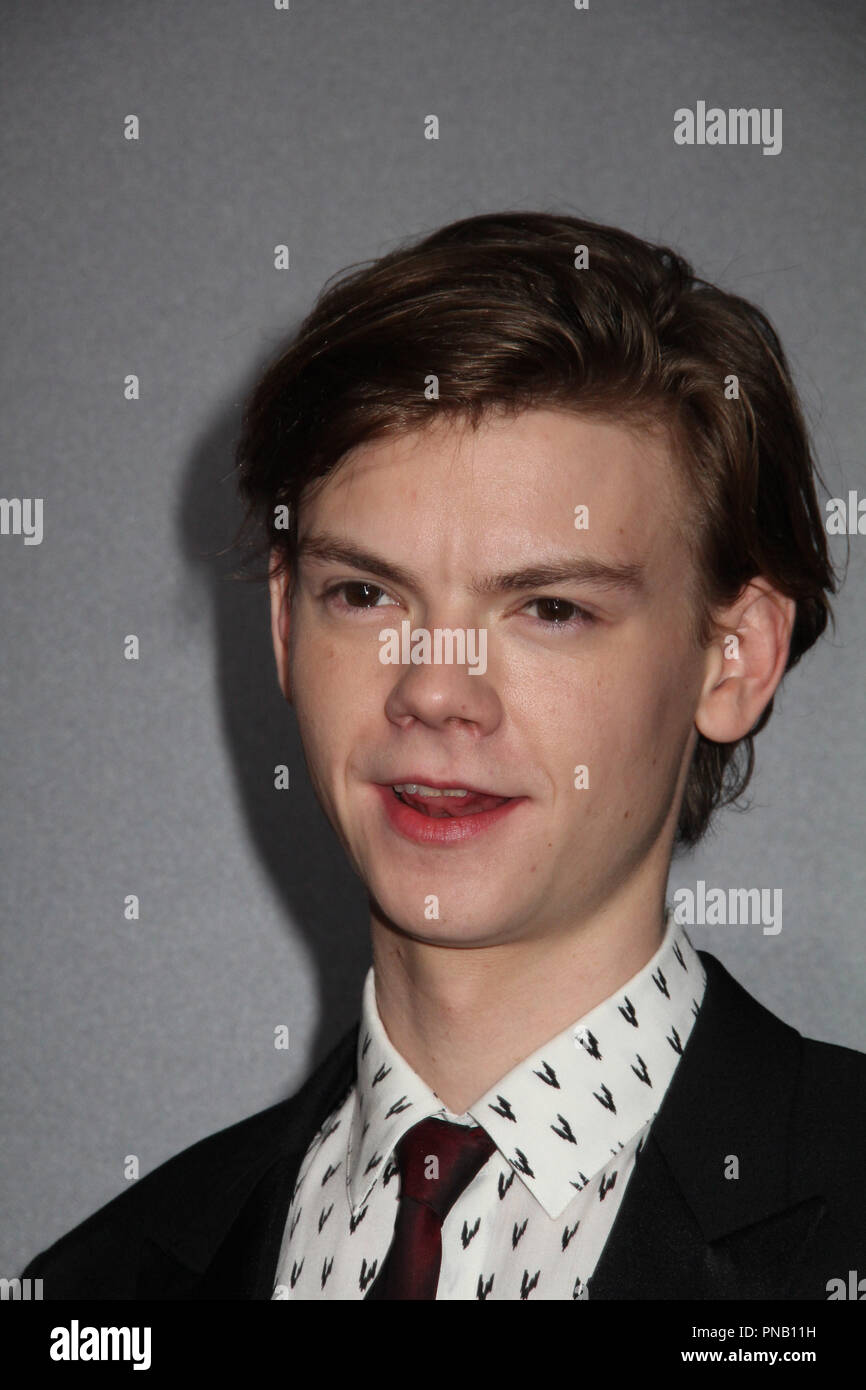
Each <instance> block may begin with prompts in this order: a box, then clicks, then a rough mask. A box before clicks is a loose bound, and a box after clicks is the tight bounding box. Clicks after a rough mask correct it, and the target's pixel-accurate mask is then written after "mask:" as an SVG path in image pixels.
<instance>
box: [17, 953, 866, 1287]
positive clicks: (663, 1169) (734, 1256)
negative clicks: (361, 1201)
mask: <svg viewBox="0 0 866 1390" xmlns="http://www.w3.org/2000/svg"><path fill="white" fill-rule="evenodd" d="M700 955H701V959H702V960H703V962H704V965H705V966H706V969H707V988H706V993H705V996H704V1001H703V1004H702V1007H701V1010H700V1013H699V1015H698V1018H697V1021H696V1023H695V1026H694V1028H693V1030H692V1033H691V1035H690V1037H689V1040H688V1043H687V1044H686V1048H685V1051H684V1053H683V1056H682V1058H681V1060H680V1062H679V1065H678V1067H677V1070H676V1072H675V1074H674V1078H673V1081H672V1082H671V1085H670V1087H669V1088H668V1092H667V1094H666V1096H665V1099H664V1102H663V1104H662V1107H661V1109H660V1110H659V1113H658V1115H657V1116H656V1119H655V1121H654V1123H653V1126H652V1130H651V1132H650V1136H649V1139H648V1141H647V1143H646V1144H645V1146H644V1149H643V1152H642V1153H641V1156H640V1158H639V1160H638V1163H637V1166H636V1168H635V1171H634V1172H633V1174H632V1177H631V1180H630V1182H629V1184H628V1187H627V1188H626V1192H625V1196H624V1198H623V1201H622V1205H621V1207H620V1210H619V1213H618V1215H617V1218H616V1221H615V1223H614V1226H613V1229H612V1231H611V1234H610V1236H609V1238H608V1241H607V1243H606V1245H605V1247H604V1250H603V1251H602V1254H601V1257H600V1259H599V1262H598V1264H597V1266H596V1270H595V1273H594V1275H593V1277H592V1279H591V1280H590V1281H589V1285H588V1291H589V1298H590V1300H595V1299H695V1298H698V1299H732V1298H746V1299H775V1298H781V1299H821V1300H826V1299H827V1297H828V1293H827V1283H828V1281H829V1280H831V1279H842V1280H844V1281H845V1282H846V1284H847V1282H848V1273H849V1270H851V1269H857V1270H858V1271H859V1277H863V1276H864V1275H866V1200H864V1197H863V1195H862V1183H863V1175H864V1168H866V1163H864V1159H866V1136H864V1116H866V1054H863V1053H860V1052H854V1051H852V1050H851V1049H849V1048H845V1047H837V1046H834V1045H832V1044H829V1043H822V1042H816V1041H813V1040H810V1039H807V1038H803V1037H801V1035H800V1034H799V1033H798V1032H796V1030H795V1029H793V1028H790V1027H789V1026H788V1025H787V1024H785V1023H783V1022H782V1021H781V1020H780V1019H778V1018H776V1017H775V1016H774V1015H773V1014H771V1013H770V1012H769V1011H768V1010H767V1009H765V1008H764V1007H763V1006H762V1005H761V1004H759V1003H758V1002H757V1001H756V1000H755V999H753V998H752V997H751V995H749V994H748V993H747V992H746V991H745V990H744V989H743V988H742V987H741V986H740V985H739V984H738V983H737V982H736V980H734V979H733V978H732V977H731V976H730V975H729V974H728V972H727V970H726V969H725V968H724V966H723V965H722V964H721V963H720V962H719V961H718V960H716V959H715V957H714V956H712V955H710V954H708V953H707V952H705V951H701V952H700ZM357 1035H358V1024H355V1026H354V1027H353V1028H352V1029H351V1030H350V1031H349V1032H348V1033H347V1034H346V1035H345V1036H344V1037H343V1038H342V1039H341V1040H340V1042H339V1043H338V1044H337V1046H336V1047H335V1048H334V1050H333V1051H332V1052H331V1053H330V1055H329V1056H328V1057H327V1058H326V1060H325V1061H324V1062H323V1063H322V1064H321V1066H319V1067H318V1069H317V1070H316V1071H315V1072H314V1073H313V1075H312V1076H311V1077H310V1078H309V1080H308V1081H307V1082H306V1084H305V1085H304V1086H303V1087H302V1089H301V1090H300V1091H299V1092H297V1094H296V1095H294V1096H293V1097H291V1098H290V1099H289V1100H285V1101H281V1102H280V1103H279V1104H278V1105H274V1106H271V1107H270V1108H269V1109H267V1110H263V1111H261V1112H260V1113H259V1114H256V1115H252V1116H250V1117H249V1118H248V1119H245V1120H242V1121H241V1122H240V1123H238V1124H235V1125H232V1126H231V1127H230V1128H228V1129H224V1130H222V1131H221V1132H220V1133H218V1134H213V1135H211V1136H210V1137H209V1138H207V1139H203V1140H201V1141H200V1142H199V1143H197V1144H194V1145H193V1146H192V1147H191V1148H189V1149H186V1150H185V1151H184V1152H183V1153H181V1154H178V1155H177V1156H176V1157H174V1158H172V1159H170V1160H169V1161H168V1162H167V1163H163V1164H162V1165H161V1166H160V1167H159V1168H157V1169H155V1170H154V1172H152V1173H150V1174H148V1175H147V1176H146V1177H144V1178H142V1179H140V1180H139V1181H138V1182H137V1183H136V1185H135V1186H134V1187H132V1188H129V1189H127V1190H126V1191H124V1192H123V1193H121V1195H120V1196H118V1197H116V1198H115V1199H114V1200H113V1201H111V1202H109V1203H108V1204H107V1206H105V1207H103V1208H102V1209H101V1210H100V1211H97V1212H96V1213H95V1214H94V1215H93V1216H91V1217H89V1218H88V1219H87V1220H86V1221H84V1222H83V1223H82V1224H81V1225H80V1226H78V1227H76V1228H75V1230H73V1231H71V1232H70V1233H69V1234H68V1235H65V1236H63V1237H62V1239H60V1240H59V1241H57V1242H56V1244H54V1245H52V1246H51V1247H50V1249H48V1250H45V1251H43V1252H42V1254H40V1255H38V1256H37V1257H36V1258H35V1259H34V1260H32V1261H31V1263H30V1264H29V1265H28V1266H27V1268H26V1269H25V1271H24V1274H23V1276H22V1277H24V1278H41V1279H43V1280H44V1289H43V1292H44V1297H45V1298H46V1299H66V1298H69V1299H73V1298H83V1299H269V1298H270V1297H271V1293H272V1290H273V1286H274V1282H275V1278H276V1264H277V1259H278V1256H279V1250H280V1244H281V1241H282V1236H283V1230H284V1227H285V1223H286V1217H287V1212H288V1206H289V1201H290V1199H291V1195H292V1191H293V1188H294V1183H295V1179H296V1177H297V1173H298V1169H299V1166H300V1163H301V1160H302V1159H303V1157H304V1154H305V1152H306V1150H307V1147H308V1145H309V1143H310V1141H311V1139H312V1138H313V1135H314V1134H315V1132H316V1130H317V1129H318V1128H319V1126H320V1125H321V1124H322V1123H323V1121H324V1120H325V1119H326V1118H327V1116H328V1114H329V1113H330V1111H331V1110H332V1109H333V1108H334V1106H335V1105H336V1104H337V1103H338V1102H339V1101H340V1100H341V1098H342V1097H343V1096H344V1095H345V1093H346V1091H347V1090H348V1088H349V1086H350V1085H351V1084H352V1082H353V1081H354V1079H355V1075H356V1042H357ZM732 1159H736V1160H737V1164H738V1168H739V1177H736V1178H733V1177H726V1176H725V1171H726V1167H727V1169H728V1171H732V1169H733V1164H732Z"/></svg>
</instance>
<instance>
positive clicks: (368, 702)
mask: <svg viewBox="0 0 866 1390" xmlns="http://www.w3.org/2000/svg"><path fill="white" fill-rule="evenodd" d="M238 466H239V479H240V486H241V490H242V494H243V496H244V498H245V500H246V502H247V507H248V521H250V522H255V521H259V522H260V523H263V543H264V546H265V548H266V551H267V554H268V557H269V563H268V578H269V582H270V594H271V614H272V630H273V644H274V652H275V657H276V664H277V672H278V677H279V681H280V685H281V688H282V691H283V694H284V696H285V698H286V700H287V701H289V702H291V704H292V705H293V707H294V710H295V714H296V717H297V720H298V726H299V730H300V734H301V738H302V743H303V747H304V753H305V758H306V761H307V765H308V768H309V771H310V776H311V778H312V781H313V785H314V787H315V790H316V793H317V795H318V797H319V799H320V801H321V804H322V806H323V808H324V810H325V812H326V814H327V815H328V817H329V819H330V821H331V823H332V824H333V826H334V828H335V830H336V832H337V834H338V835H339V838H340V841H341V843H342V845H343V847H344V849H345V851H346V854H347V855H348V857H349V860H350V862H351V864H352V865H353V867H354V868H355V870H356V871H357V872H358V874H359V875H360V877H361V878H362V880H363V882H364V884H365V886H366V888H367V890H368V894H369V901H370V927H371V944H372V959H373V964H372V967H371V970H370V972H369V974H368V976H367V979H366V983H365V986H364V991H363V998H362V1001H361V1016H360V1021H359V1026H358V1027H356V1028H354V1029H353V1030H352V1031H351V1032H350V1033H349V1034H348V1035H347V1036H346V1037H344V1038H343V1039H342V1040H341V1041H340V1042H339V1043H338V1044H337V1046H336V1048H335V1049H334V1051H333V1052H332V1054H331V1055H330V1056H329V1057H328V1059H327V1060H326V1061H325V1063H324V1064H323V1065H322V1066H321V1067H320V1068H319V1069H318V1070H317V1072H316V1073H315V1074H314V1075H313V1076H312V1077H311V1078H310V1079H309V1081H308V1082H307V1083H306V1085H305V1086H304V1087H303V1088H302V1090H301V1091H300V1092H299V1093H298V1094H297V1095H296V1096H295V1097H293V1098H292V1099H290V1100H288V1101H285V1102H282V1103H281V1104H279V1105H277V1106H274V1107H271V1108H270V1109H269V1110H267V1111H264V1112H262V1113H261V1114H259V1115H255V1116H253V1117H251V1118H249V1119H247V1120H244V1121H242V1122H241V1123H240V1124H237V1125H235V1126H233V1127H232V1128H230V1129H228V1130H226V1131H223V1132H222V1133H221V1134H218V1135H214V1136H211V1137H210V1138H208V1139H206V1140H203V1141H202V1142H201V1143H200V1144H197V1145H195V1146H194V1147H193V1148H192V1149H190V1150H188V1151H186V1152H185V1153H183V1154H181V1155H179V1156H178V1157H176V1158H174V1159H172V1160H171V1161H170V1162H168V1163H166V1164H164V1165H163V1166H162V1167H161V1168H159V1169H158V1170H157V1171H156V1172H154V1173H152V1174H150V1175H148V1176H147V1177H145V1178H144V1179H142V1180H141V1181H140V1182H139V1183H138V1184H137V1186H136V1187H135V1188H134V1189H132V1190H130V1191H128V1192H126V1193H124V1194H123V1195H122V1196H120V1197H119V1198H117V1199H115V1201H114V1202H112V1203H110V1204H109V1205H108V1206H107V1207H105V1208H103V1210H102V1211H100V1212H97V1213H96V1214H95V1215H94V1216H92V1217H91V1218H90V1219H89V1220H88V1221H86V1222H84V1223H83V1225H82V1226H80V1227H79V1228H77V1230H76V1231H73V1232H72V1233H71V1234H70V1235H68V1236H66V1237H65V1238H64V1239H63V1240H61V1241H59V1242H58V1243H57V1245H55V1246H54V1247H52V1249H51V1250H49V1251H47V1252H45V1253H44V1254H42V1255H41V1256H39V1257H38V1258H37V1259H36V1260H35V1261H33V1262H32V1263H31V1265H30V1266H29V1268H28V1269H27V1270H26V1271H25V1275H29V1276H36V1277H42V1278H43V1279H44V1292H45V1297H46V1298H62V1297H71V1296H78V1297H91V1298H98V1297H108V1298H171V1299H187V1298H238V1299H240V1298H246V1299H249V1298H257V1299H269V1298H277V1299H288V1300H294V1299H302V1300H309V1299H343V1300H354V1299H374V1300H378V1299H420V1300H429V1299H433V1298H439V1299H477V1300H499V1299H506V1300H508V1299H520V1300H526V1299H529V1298H532V1299H535V1300H538V1299H550V1300H563V1299H565V1300H585V1299H587V1298H588V1299H589V1300H590V1301H592V1300H597V1299H617V1298H624V1299H643V1298H646V1299H658V1298H662V1299H686V1298H688V1299H691V1298H706V1299H712V1298H723V1299H724V1298H752V1299H768V1298H788V1299H826V1298H828V1297H830V1296H835V1295H834V1293H833V1289H834V1287H835V1285H834V1282H833V1281H835V1280H838V1279H840V1278H846V1277H847V1273H848V1271H849V1269H850V1268H852V1267H854V1266H855V1265H856V1263H857V1260H858V1258H859V1259H860V1261H861V1264H862V1255H863V1249H864V1236H866V1221H864V1212H863V1203H862V1202H861V1201H860V1198H859V1193H858V1185H859V1181H860V1172H861V1169H862V1162H863V1158H864V1151H866V1143H864V1136H863V1114H864V1105H863V1101H864V1090H866V1087H864V1078H866V1066H864V1057H863V1056H862V1055H861V1054H859V1053H855V1052H853V1051H850V1050H849V1049H846V1048H842V1047H835V1046H830V1045H827V1044H823V1043H820V1042H813V1041H808V1040H805V1039H803V1038H801V1036H800V1035H799V1034H798V1033H797V1032H796V1031H795V1030H794V1029H792V1028H790V1027H788V1026H787V1025H786V1024H784V1023H783V1022H781V1021H780V1020H779V1019H777V1018H775V1017H774V1016H773V1015H771V1014H770V1013H768V1012H767V1010H765V1009H764V1008H763V1007H762V1006H761V1005H760V1004H759V1003H757V1002H756V1001H755V1000H753V999H752V998H751V997H750V996H749V995H748V994H747V993H746V992H745V991H744V990H743V989H742V988H741V987H740V986H739V985H738V984H737V983H736V982H735V981H734V980H733V979H732V978H731V977H730V975H729V974H728V973H727V971H726V970H725V969H724V967H723V966H722V965H721V964H720V963H719V962H718V961H717V960H716V959H715V958H714V957H713V956H712V955H711V954H709V953H708V952H703V951H700V952H698V951H696V950H695V949H694V947H693V946H692V944H691V942H690V940H689V938H688V935H687V934H686V932H685V931H684V930H683V929H682V927H681V926H679V925H677V924H676V922H675V921H674V919H673V916H672V914H671V911H670V909H667V910H666V908H665V889H666V884H667V878H668V872H669V867H670V862H671V857H672V854H673V852H674V849H675V848H676V847H678V846H688V845H693V844H695V843H696V842H697V841H698V839H699V838H700V837H701V835H702V834H703V833H704V831H705V830H706V828H707V825H708V824H709V821H710V818H711V816H712V814H713V813H714V811H715V810H716V809H718V808H719V807H720V806H722V805H724V804H726V803H728V802H731V801H733V800H734V799H735V798H736V797H737V796H739V794H740V793H741V792H742V791H743V789H744V787H745V785H746V783H747V782H748V779H749V774H750V772H751V767H752V760H753V740H754V737H755V735H756V734H757V733H758V732H759V731H760V729H761V728H763V727H764V725H765V724H766V722H767V720H768V719H769V717H770V715H771V712H772V706H773V697H774V694H775V691H776V689H777V687H778V685H779V682H780V681H781V679H782V677H783V675H784V673H785V672H786V670H788V669H790V668H791V667H792V666H793V665H794V664H795V663H796V662H797V661H798V660H799V658H800V656H801V655H802V654H803V652H804V651H806V650H807V649H808V648H809V647H810V646H811V645H812V644H813V643H814V642H815V641H816V640H817V638H818V637H819V636H820V634H821V632H822V631H823V629H824V627H825V625H826V622H827V618H828V614H829V602H828V594H829V593H832V592H834V589H835V585H834V579H833V574H832V569H831V566H830V562H829V558H828V554H827V546H826V538H825V534H824V530H823V526H822V519H821V512H820V508H819V505H818V502H817V498H816V493H815V485H814V481H813V475H814V471H815V470H814V466H813V461H812V458H811V454H810V449H809V443H808V439H807V436H806V431H805V428H804V425H803V421H802V417H801V414H800V409H799V406H798V402H797V398H796V394H795V391H794V388H793V385H792V383H791V379H790V373H789V370H788V366H787V363H786V360H785V356H784V353H783V351H782V348H781V346H780V344H779V342H778V340H777V338H776V336H775V334H774V332H773V330H772V328H771V326H770V325H769V323H768V322H767V320H766V319H765V318H764V316H763V315H762V314H761V312H760V311H759V310H758V309H756V308H755V307H754V306H753V305H750V304H748V303H747V302H746V301H743V300H741V299H738V298H736V297H735V296H731V295H728V294H725V293H723V292H722V291H720V290H718V289H716V288H714V287H713V286H711V285H708V284H706V283H705V282H703V281H701V280H698V279H696V278H695V277H694V276H693V274H692V271H691V268H690V267H689V266H688V265H687V263H686V262H685V261H683V260H682V259H681V258H680V257H679V256H677V255H676V254H675V253H673V252H672V251H670V250H667V249H666V248H661V247H654V246H651V245H649V244H647V243H645V242H642V241H639V240H638V239H637V238H634V237H631V236H629V235H628V234H627V233H624V232H621V231H618V230H616V229H614V228H609V227H603V226H598V225H595V224H592V223H589V222H583V221H578V220H577V219H573V218H568V217H556V216H553V215H547V214H532V213H509V214H501V215H489V216H483V217H477V218H469V219H466V220H464V221H462V222H459V223H456V224H453V225H452V226H449V227H445V228H443V229H442V230H441V231H439V232H437V233H435V234H433V235H432V236H430V237H427V238H426V239H424V240H422V241H420V242H418V243H416V244H415V245H410V246H408V247H406V248H402V249H399V250H397V251H395V252H393V253H391V254H390V255H388V256H385V257H383V258H381V259H380V260H379V261H377V262H375V263H374V264H373V265H372V266H370V267H367V268H362V269H360V270H357V271H354V272H353V273H352V274H350V275H347V276H345V277H344V278H343V279H342V281H341V282H339V283H338V284H337V285H336V286H334V287H332V288H331V289H330V290H329V291H328V292H327V293H326V294H324V295H323V296H322V297H321V298H320V300H319V302H318V303H317V305H316V307H315V308H314V310H313V312H312V313H311V315H310V316H309V317H308V319H307V320H306V322H305V323H304V324H303V325H302V326H301V328H300V330H299V331H298V333H297V334H296V336H295V339H294V340H293V342H292V344H291V345H290V346H289V348H288V350H287V351H286V352H285V353H284V354H282V355H281V356H280V357H279V358H278V359H277V360H276V361H275V362H274V363H273V364H272V365H271V366H270V367H269V369H268V370H267V372H266V373H265V375H264V377H263V378H262V380H261V381H260V383H259V385H258V386H257V388H256V390H255V391H254V393H253V395H252V397H251V399H250V401H249V402H248V405H247V409H246V413H245V419H244V429H243V434H242V438H241V441H240V444H239V448H238Z"/></svg>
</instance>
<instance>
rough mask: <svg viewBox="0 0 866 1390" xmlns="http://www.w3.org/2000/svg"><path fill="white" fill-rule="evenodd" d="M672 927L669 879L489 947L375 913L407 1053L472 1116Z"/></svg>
mask: <svg viewBox="0 0 866 1390" xmlns="http://www.w3.org/2000/svg"><path fill="white" fill-rule="evenodd" d="M631 897H634V898H636V899H637V901H634V902H631V901H629V899H630V898H631ZM663 934H664V884H662V885H661V886H657V889H656V891H655V892H654V893H648V892H647V891H646V886H645V885H644V886H643V888H642V891H641V892H639V893H637V892H632V893H628V892H626V893H625V894H622V895H620V897H619V898H618V899H617V901H616V902H608V903H606V904H605V905H604V906H603V907H602V908H601V909H600V910H599V911H597V912H596V913H594V914H593V915H592V916H590V917H587V918H583V919H579V920H575V921H573V922H572V923H570V924H568V925H567V926H566V927H564V928H563V929H561V930H560V931H558V932H555V933H554V932H551V933H544V934H539V935H537V936H531V935H529V936H526V937H524V938H522V939H519V940H514V941H507V942H500V943H494V944H490V945H485V946H481V947H453V946H448V945H447V944H444V945H443V944H441V943H431V942H428V941H420V940H418V939H417V938H415V937H411V936H409V935H408V934H407V933H405V932H403V931H400V930H399V929H397V928H396V927H394V925H393V924H391V923H389V922H387V921H386V920H385V919H383V918H382V917H381V916H379V915H378V913H377V912H376V911H375V910H374V912H373V915H372V917H371V939H372V947H373V970H374V976H375V981H376V1005H377V1008H378V1010H379V1016H380V1018H381V1020H382V1023H383V1025H384V1028H385V1032H386V1033H387V1034H388V1037H389V1038H390V1040H391V1042H392V1043H393V1045H394V1046H395V1048H396V1049H397V1051H398V1052H399V1053H400V1054H401V1056H403V1057H404V1058H405V1059H406V1061H407V1062H408V1063H409V1065H410V1066H411V1067H412V1069H413V1070H414V1071H415V1072H417V1074H418V1075H419V1076H420V1077H421V1078H422V1079H423V1080H424V1081H426V1083H427V1085H428V1086H430V1088H431V1089H432V1090H433V1091H435V1092H436V1094H437V1096H439V1098H440V1099H441V1100H442V1101H443V1103H444V1104H445V1105H446V1106H447V1107H448V1109H449V1110H451V1111H452V1112H453V1113H454V1114H457V1115H460V1114H462V1113H463V1112H464V1111H465V1110H466V1109H467V1108H468V1107H469V1106H470V1105H471V1104H472V1103H473V1102H474V1101H476V1100H477V1099H478V1098H479V1097H480V1096H482V1095H484V1093H485V1092H486V1091H488V1090H489V1089H490V1087H491V1086H492V1085H493V1084H494V1082H496V1081H498V1080H499V1079H500V1078H501V1077H502V1076H504V1075H505V1074H506V1073H507V1072H509V1071H510V1070H511V1068H512V1067H514V1066H516V1065H517V1064H518V1062H521V1061H523V1059H524V1058H525V1057H528V1056H529V1055H530V1054H531V1053H533V1052H534V1051H535V1050H536V1049H537V1048H539V1047H541V1046H542V1044H543V1043H546V1042H548V1041H549V1040H550V1039H551V1038H553V1037H555V1036H556V1034H557V1033H560V1032H562V1030H563V1029H564V1028H567V1027H568V1026H569V1025H570V1024H572V1023H574V1022H576V1021H577V1020H578V1019H579V1018H582V1017H583V1016H584V1015H585V1014H587V1013H589V1011H590V1010H591V1009H594V1008H595V1007H596V1005H597V1004H600V1003H601V1002H602V1001H603V1000H604V999H607V998H608V996H609V995H611V994H613V993H614V992H615V991H616V990H617V989H619V988H620V987H621V986H622V985H623V984H625V983H626V981H627V980H630V979H631V978H632V976H633V975H635V974H637V972H638V971H639V970H641V969H642V968H643V966H644V965H646V963H647V961H649V960H650V959H651V958H652V956H653V955H654V954H655V952H656V951H657V950H658V948H659V946H660V945H661V941H662V937H663Z"/></svg>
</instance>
